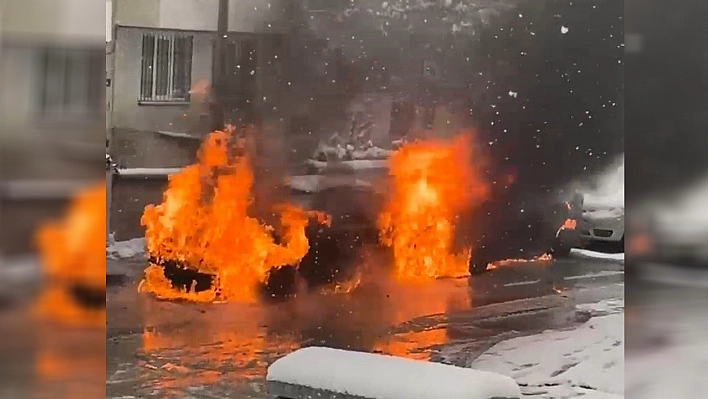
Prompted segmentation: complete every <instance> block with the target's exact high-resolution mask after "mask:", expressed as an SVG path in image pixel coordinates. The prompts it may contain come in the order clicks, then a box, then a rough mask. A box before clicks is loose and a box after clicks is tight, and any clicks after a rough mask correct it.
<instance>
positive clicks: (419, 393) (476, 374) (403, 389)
mask: <svg viewBox="0 0 708 399" xmlns="http://www.w3.org/2000/svg"><path fill="white" fill-rule="evenodd" d="M266 379H267V381H269V391H270V393H271V394H276V393H277V392H274V390H275V389H277V386H278V383H285V384H293V385H300V386H305V387H310V388H313V389H321V390H327V391H331V392H339V393H346V394H348V395H349V396H353V397H358V398H376V399H395V398H429V399H489V398H520V397H521V392H520V390H519V387H518V385H517V384H516V383H515V382H514V381H513V380H512V379H511V378H509V377H506V376H503V375H500V374H496V373H490V372H485V371H480V370H473V369H468V368H462V367H455V366H450V365H445V364H441V363H430V362H425V361H418V360H411V359H406V358H401V357H394V356H388V355H380V354H373V353H364V352H353V351H345V350H341V349H332V348H322V347H309V348H304V349H299V350H297V351H295V352H293V353H291V354H289V355H287V356H285V357H283V358H280V359H278V360H277V361H275V362H274V363H273V364H272V365H271V366H270V367H269V368H268V373H267V376H266ZM273 382H275V384H272V383H273ZM275 396H278V395H275Z"/></svg>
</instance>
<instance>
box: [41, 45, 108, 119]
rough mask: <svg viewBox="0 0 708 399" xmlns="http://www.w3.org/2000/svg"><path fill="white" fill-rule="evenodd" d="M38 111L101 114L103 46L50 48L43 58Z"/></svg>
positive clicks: (64, 114)
mask: <svg viewBox="0 0 708 399" xmlns="http://www.w3.org/2000/svg"><path fill="white" fill-rule="evenodd" d="M39 71H40V76H39V78H40V79H38V82H39V83H40V85H39V86H40V93H39V103H38V105H39V107H38V108H39V111H40V113H41V114H42V115H43V116H45V117H53V118H56V117H77V116H80V117H100V116H102V114H101V110H102V109H103V102H102V101H101V100H102V98H103V96H104V94H105V87H104V86H103V81H104V77H105V55H104V51H103V49H100V48H96V49H92V48H61V47H49V48H44V49H42V51H41V57H40V69H39Z"/></svg>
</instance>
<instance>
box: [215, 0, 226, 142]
mask: <svg viewBox="0 0 708 399" xmlns="http://www.w3.org/2000/svg"><path fill="white" fill-rule="evenodd" d="M228 24H229V0H219V16H218V24H217V29H216V38H215V40H214V53H213V55H212V63H213V68H212V71H213V75H212V87H213V90H214V96H215V99H214V102H213V103H212V107H211V111H212V118H211V121H212V126H211V129H212V130H217V129H222V128H223V127H224V106H225V104H224V103H225V101H224V100H225V98H224V95H225V88H224V87H223V82H224V59H225V54H224V50H225V47H226V46H225V42H226V40H227V38H226V36H227V32H228Z"/></svg>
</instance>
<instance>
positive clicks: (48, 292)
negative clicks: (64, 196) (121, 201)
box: [36, 182, 106, 328]
mask: <svg viewBox="0 0 708 399" xmlns="http://www.w3.org/2000/svg"><path fill="white" fill-rule="evenodd" d="M105 215H106V184H105V182H101V183H99V184H97V185H95V186H93V187H90V188H88V189H86V190H84V191H82V192H79V193H78V195H77V196H76V197H75V198H74V200H72V202H71V204H70V206H69V208H68V212H67V213H66V216H65V217H64V218H62V219H60V220H57V221H54V222H51V223H47V224H45V225H43V226H42V227H41V228H40V229H39V230H38V232H37V237H36V238H37V247H38V250H39V253H40V256H41V260H42V264H43V267H44V274H45V277H46V285H45V287H44V291H43V293H42V295H41V296H40V298H39V301H38V303H37V311H38V312H39V314H40V315H42V316H46V317H49V318H52V319H57V320H59V321H62V322H65V323H68V324H73V325H81V326H87V325H88V326H95V327H101V328H105V322H106V311H105V292H106V263H105V252H104V251H105V234H106V219H105Z"/></svg>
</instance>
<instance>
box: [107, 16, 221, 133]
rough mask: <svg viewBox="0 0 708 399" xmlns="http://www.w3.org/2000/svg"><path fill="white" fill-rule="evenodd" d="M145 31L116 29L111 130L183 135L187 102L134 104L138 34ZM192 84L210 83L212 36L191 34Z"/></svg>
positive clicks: (138, 62)
mask: <svg viewBox="0 0 708 399" xmlns="http://www.w3.org/2000/svg"><path fill="white" fill-rule="evenodd" d="M148 32H153V31H152V30H149V29H141V28H127V27H118V28H117V30H116V40H115V51H114V58H115V59H114V88H113V103H114V105H113V107H114V109H113V117H112V118H113V127H114V128H117V129H132V130H139V131H147V132H156V131H170V132H187V131H188V130H189V121H188V120H187V118H185V113H186V112H187V110H188V109H189V104H188V103H176V104H168V105H146V104H142V105H140V104H138V96H139V94H140V71H141V60H142V35H143V34H144V33H148ZM191 34H192V35H193V37H194V42H193V53H192V75H191V77H192V84H194V83H196V82H199V81H201V80H206V81H207V82H211V58H212V37H213V35H212V34H209V33H206V32H192V33H191Z"/></svg>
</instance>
